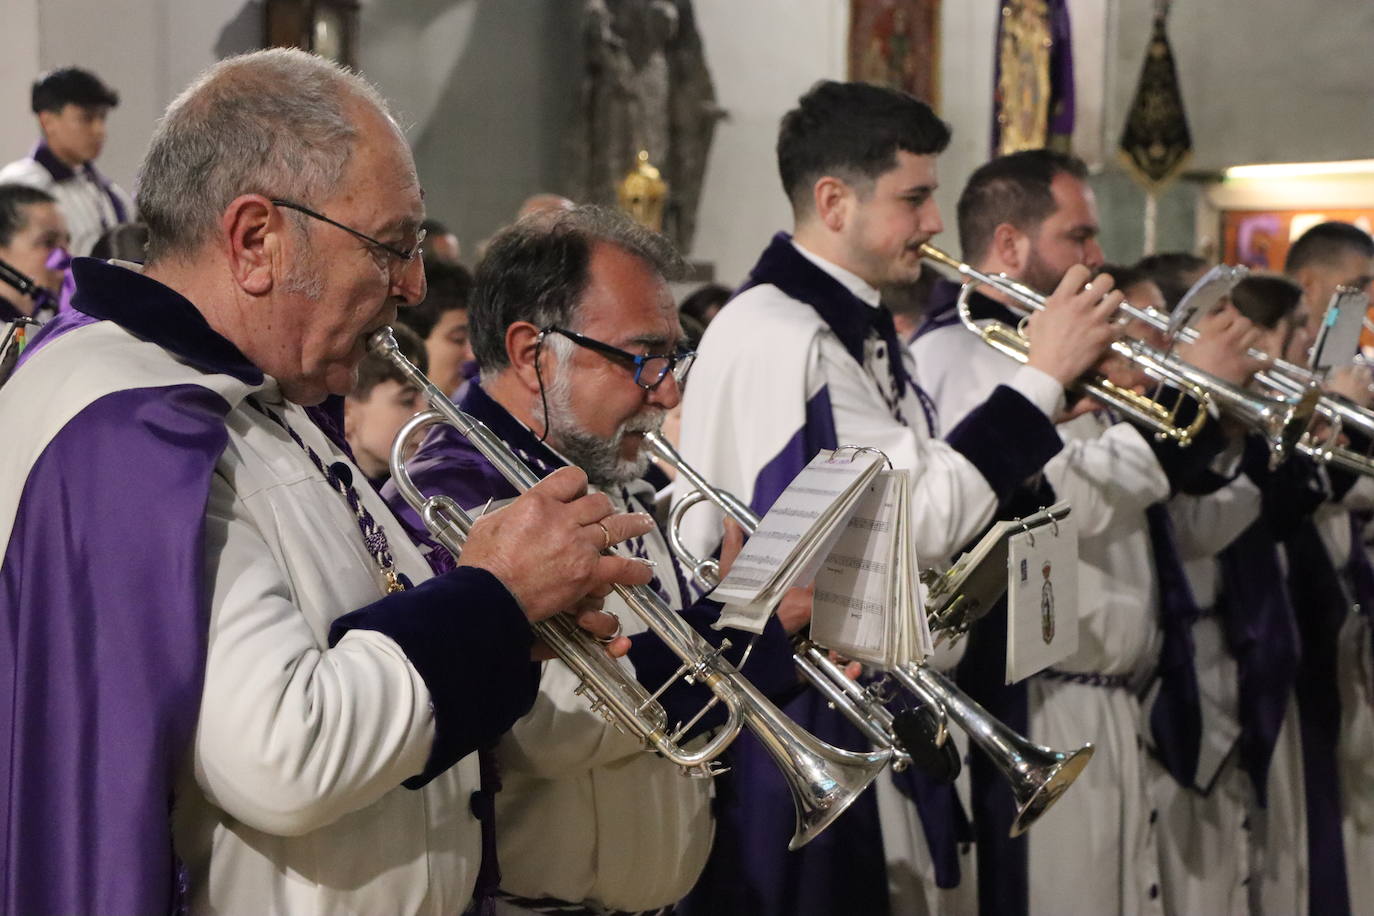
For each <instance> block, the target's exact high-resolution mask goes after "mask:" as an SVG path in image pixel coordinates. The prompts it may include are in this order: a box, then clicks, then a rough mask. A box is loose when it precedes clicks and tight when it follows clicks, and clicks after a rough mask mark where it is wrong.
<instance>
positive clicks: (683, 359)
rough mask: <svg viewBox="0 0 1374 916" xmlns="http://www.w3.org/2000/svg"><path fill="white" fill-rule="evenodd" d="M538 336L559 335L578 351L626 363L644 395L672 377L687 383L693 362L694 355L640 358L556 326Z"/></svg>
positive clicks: (691, 352) (692, 352) (682, 352)
mask: <svg viewBox="0 0 1374 916" xmlns="http://www.w3.org/2000/svg"><path fill="white" fill-rule="evenodd" d="M540 333H541V334H561V335H562V336H564V337H566V338H568V340H571V341H572V342H573V343H575V344H577V345H578V346H579V347H586V348H587V349H588V350H594V351H596V352H597V353H600V354H601V355H602V356H608V357H610V358H611V359H614V360H616V361H617V362H623V363H627V364H629V365H631V366H633V367H634V370H635V384H636V385H638V386H639V387H640V388H643V389H644V390H645V391H653V390H654V389H655V388H657V387H658V386H659V385H661V384H663V380H664V379H665V378H667V377H668V373H670V372H671V373H672V375H673V379H674V380H675V381H676V382H677V383H678V384H679V385H681V384H682V383H683V382H684V381H686V379H687V372H688V370H689V369H691V368H692V363H693V362H695V361H696V358H697V351H695V350H678V351H677V352H676V353H648V354H645V355H643V356H640V355H639V354H637V353H631V352H629V351H628V350H622V349H620V348H619V347H613V346H611V345H610V344H608V343H602V342H601V341H599V340H596V339H594V338H591V337H587V336H586V335H583V334H578V333H577V332H576V331H569V330H567V329H566V328H560V327H558V326H557V325H549V326H548V327H547V328H544V329H543V330H542V331H540Z"/></svg>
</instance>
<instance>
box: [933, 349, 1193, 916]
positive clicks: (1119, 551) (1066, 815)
mask: <svg viewBox="0 0 1374 916" xmlns="http://www.w3.org/2000/svg"><path fill="white" fill-rule="evenodd" d="M912 350H913V353H914V355H915V361H916V376H917V379H918V381H919V382H920V384H921V386H922V388H924V389H925V390H926V391H927V392H928V393H929V394H930V396H931V397H932V398H934V399H935V403H936V405H937V406H938V407H939V411H940V416H941V420H942V422H943V423H945V424H952V423H957V422H958V421H959V420H960V419H961V418H962V417H963V416H964V415H966V414H967V413H968V412H969V411H970V410H972V409H973V408H974V407H976V406H977V405H978V404H979V403H981V401H982V399H983V398H986V397H987V396H988V394H990V393H991V391H992V390H993V388H995V387H996V386H997V385H999V384H1006V382H1007V380H1008V379H1010V378H1012V377H1013V376H1014V375H1015V374H1017V373H1018V372H1019V371H1023V370H1019V369H1018V368H1017V364H1016V362H1015V361H1014V360H1012V359H1010V358H1008V357H1006V356H1003V355H1002V354H1001V353H998V352H997V351H995V350H993V349H992V348H991V347H989V346H988V345H986V344H984V343H983V342H982V341H981V340H980V339H979V338H978V337H977V335H975V334H973V333H972V332H970V331H969V330H967V329H966V328H964V327H963V326H962V325H953V326H948V327H944V328H939V329H936V330H933V331H930V332H929V333H926V334H924V335H922V336H921V337H919V338H917V340H916V342H915V343H914V344H913V345H912ZM1060 432H1061V435H1062V436H1063V437H1064V439H1065V449H1064V451H1063V452H1061V453H1060V454H1059V455H1056V456H1055V457H1054V458H1053V459H1051V460H1050V462H1049V464H1047V465H1046V467H1045V476H1046V479H1047V480H1048V481H1049V483H1050V484H1051V486H1053V488H1054V491H1055V495H1056V497H1057V498H1059V499H1067V500H1068V501H1069V502H1070V503H1071V505H1072V507H1073V514H1074V517H1075V519H1076V520H1077V526H1078V532H1079V567H1078V593H1079V595H1078V607H1079V615H1080V617H1079V644H1078V650H1077V652H1075V653H1074V654H1073V655H1072V656H1070V657H1069V658H1066V659H1064V660H1063V661H1062V662H1060V663H1059V664H1058V665H1056V666H1055V667H1056V668H1057V669H1059V670H1061V671H1066V672H1074V673H1081V674H1099V675H1115V676H1121V677H1125V678H1127V679H1129V681H1130V682H1131V684H1132V685H1134V686H1136V687H1139V686H1141V685H1143V684H1144V683H1145V681H1146V679H1147V678H1148V677H1149V676H1150V674H1151V673H1152V672H1153V670H1154V665H1155V662H1156V659H1157V656H1158V651H1159V643H1160V634H1159V625H1158V621H1157V612H1156V609H1155V608H1156V601H1157V595H1156V589H1155V580H1154V561H1153V552H1152V549H1151V546H1150V538H1149V530H1148V527H1147V524H1146V521H1145V515H1144V510H1145V509H1146V507H1148V506H1149V505H1151V504H1152V503H1155V502H1159V501H1160V500H1163V499H1166V498H1167V497H1168V495H1169V482H1168V479H1167V478H1166V477H1165V475H1164V471H1163V469H1162V468H1161V467H1160V466H1159V462H1158V460H1157V459H1156V458H1155V456H1154V452H1153V450H1152V449H1151V448H1150V445H1149V443H1148V442H1146V440H1145V438H1144V437H1143V436H1142V435H1141V434H1140V433H1139V432H1138V431H1137V430H1136V429H1135V428H1134V427H1133V426H1130V425H1129V424H1112V423H1111V422H1110V421H1109V420H1107V419H1105V418H1104V417H1103V416H1102V415H1099V414H1087V415H1084V416H1081V417H1079V418H1077V419H1075V420H1073V421H1071V422H1069V423H1066V424H1064V425H1062V426H1061V427H1060ZM1027 687H1028V691H1029V701H1030V735H1029V737H1030V738H1032V739H1033V740H1034V741H1036V742H1037V743H1040V744H1044V745H1048V746H1050V747H1053V748H1056V749H1058V750H1064V751H1068V750H1072V749H1075V748H1078V747H1080V746H1082V745H1083V744H1084V743H1086V742H1089V741H1091V742H1092V743H1093V745H1094V747H1095V749H1096V750H1095V753H1094V756H1093V759H1092V762H1091V763H1090V764H1089V765H1088V766H1087V768H1086V769H1084V771H1083V773H1082V775H1081V776H1079V778H1078V780H1077V781H1076V782H1075V783H1074V785H1073V787H1072V789H1070V790H1069V791H1068V792H1067V793H1065V795H1064V796H1063V797H1062V798H1061V799H1060V800H1059V802H1058V803H1057V804H1056V805H1055V806H1054V808H1053V809H1051V810H1050V811H1049V812H1048V813H1047V814H1045V815H1044V816H1043V817H1042V818H1040V820H1039V821H1037V822H1036V824H1035V826H1034V827H1033V828H1032V829H1031V831H1030V832H1029V834H1028V836H1029V864H1030V908H1031V912H1032V913H1082V914H1104V913H1120V914H1136V913H1156V912H1162V910H1161V905H1160V900H1159V887H1158V882H1159V877H1158V875H1159V873H1158V863H1157V853H1156V851H1155V840H1154V828H1153V824H1152V818H1151V812H1152V808H1151V805H1150V801H1149V797H1148V793H1147V785H1148V781H1149V778H1150V773H1151V770H1150V767H1152V766H1153V764H1152V763H1151V762H1150V761H1149V759H1148V757H1147V755H1146V754H1145V753H1144V751H1143V749H1142V748H1143V744H1142V740H1141V731H1140V715H1141V708H1140V703H1139V701H1138V700H1137V699H1136V694H1135V692H1134V690H1133V689H1130V688H1129V687H1099V686H1090V685H1087V684H1081V683H1075V682H1070V681H1062V680H1052V679H1049V678H1043V677H1040V678H1033V679H1031V680H1030V681H1029V683H1028V685H1027Z"/></svg>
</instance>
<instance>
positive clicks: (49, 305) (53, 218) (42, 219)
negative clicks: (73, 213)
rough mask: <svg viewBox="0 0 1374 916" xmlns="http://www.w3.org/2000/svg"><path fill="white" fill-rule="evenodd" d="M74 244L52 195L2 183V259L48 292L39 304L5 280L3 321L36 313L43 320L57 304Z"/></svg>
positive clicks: (0, 286) (0, 307)
mask: <svg viewBox="0 0 1374 916" xmlns="http://www.w3.org/2000/svg"><path fill="white" fill-rule="evenodd" d="M69 244H70V239H69V238H68V236H67V223H66V221H65V220H63V219H62V213H61V211H59V210H58V209H57V202H56V201H54V200H53V198H52V195H51V194H49V193H47V192H46V191H40V190H38V189H37V188H30V187H28V186H26V185H21V184H0V261H3V262H5V263H6V264H8V265H9V266H10V267H12V268H14V269H15V270H16V271H18V272H19V273H21V274H23V275H24V276H25V277H27V278H28V279H30V280H32V281H33V282H35V283H37V284H38V286H39V287H40V288H41V289H42V290H43V292H42V293H39V294H38V299H42V300H43V301H41V302H40V301H38V299H35V297H34V296H31V295H25V294H24V293H21V292H20V291H19V290H18V289H16V288H15V287H14V286H12V285H10V284H8V283H5V282H3V281H2V280H0V321H10V320H12V319H14V318H18V317H20V316H27V317H34V316H35V314H37V315H38V317H39V318H40V319H41V318H43V317H46V315H48V314H50V313H51V311H52V310H53V309H55V308H56V305H57V299H56V296H57V293H58V291H59V290H60V289H61V288H62V266H61V265H62V262H65V261H66V260H68V257H67V251H66V249H67V246H68V245H69ZM44 293H46V294H47V295H46V296H45V295H44Z"/></svg>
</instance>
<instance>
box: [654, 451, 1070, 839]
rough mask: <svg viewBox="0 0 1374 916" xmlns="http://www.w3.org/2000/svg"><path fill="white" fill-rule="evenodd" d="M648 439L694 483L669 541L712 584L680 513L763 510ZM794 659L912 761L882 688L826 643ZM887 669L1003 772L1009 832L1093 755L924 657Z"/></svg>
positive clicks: (750, 514)
mask: <svg viewBox="0 0 1374 916" xmlns="http://www.w3.org/2000/svg"><path fill="white" fill-rule="evenodd" d="M644 445H645V447H646V448H648V449H649V453H650V454H651V455H653V456H655V457H656V458H658V459H659V460H660V461H662V462H663V463H665V464H667V465H669V466H670V467H672V468H674V469H675V470H676V471H677V473H678V475H679V479H681V480H685V481H686V482H687V483H688V484H690V485H691V490H690V491H689V492H685V493H683V494H682V496H681V498H680V499H679V500H678V501H676V502H675V503H674V504H673V508H672V511H671V512H670V513H669V518H668V545H669V547H670V548H671V549H672V551H673V553H674V554H675V555H676V556H677V557H678V560H679V562H681V563H682V564H683V566H684V567H686V568H688V569H690V570H692V574H693V576H694V577H695V578H696V579H697V581H698V582H700V583H701V584H702V585H703V586H706V587H708V588H709V587H713V586H714V585H715V584H716V582H717V581H718V580H719V578H720V565H719V564H718V563H717V562H716V561H715V560H711V559H706V560H702V559H698V558H697V557H695V556H693V555H692V553H691V551H690V550H689V549H688V548H687V546H686V544H685V543H683V540H682V533H681V527H682V519H683V517H684V516H685V515H686V513H687V511H688V510H690V509H691V508H693V507H694V506H696V505H698V504H701V503H703V502H707V503H711V504H712V505H714V506H715V507H716V508H718V509H719V510H721V511H722V512H724V513H725V514H726V515H728V516H730V517H731V518H733V519H734V520H735V521H736V522H738V523H739V525H740V527H742V528H743V529H744V530H745V531H746V532H747V533H751V532H753V531H754V529H756V528H757V527H758V524H759V516H758V514H757V513H756V512H754V511H753V510H752V509H750V508H749V506H748V505H746V504H745V503H744V502H742V501H741V500H740V499H739V498H738V497H736V496H735V495H734V494H732V493H729V492H726V491H724V490H721V489H718V488H716V487H713V486H712V485H711V484H710V482H708V481H707V480H706V479H705V478H704V477H702V475H701V473H700V472H699V471H697V470H696V469H695V468H693V467H692V466H691V465H689V464H688V463H687V462H686V460H684V459H683V457H682V455H681V454H680V453H679V452H678V451H677V449H676V448H674V447H673V446H672V444H671V443H669V442H668V441H667V440H666V439H664V438H663V436H662V435H661V434H660V433H657V432H651V433H647V434H646V435H645V437H644ZM793 661H794V662H795V663H796V665H797V669H798V671H800V672H801V675H802V676H803V677H804V678H805V679H806V680H807V682H808V683H810V684H811V685H812V686H813V687H815V688H816V689H817V690H819V691H820V692H821V694H822V695H823V696H824V697H825V698H826V699H827V700H828V701H829V702H830V703H831V704H832V705H833V706H834V707H835V708H836V709H838V710H840V712H841V713H842V714H843V715H844V716H845V718H847V719H849V721H850V722H851V723H853V724H854V726H855V727H857V728H858V729H859V730H860V731H862V732H863V733H864V735H865V736H866V737H867V738H868V739H869V740H870V741H872V742H873V743H874V745H876V746H877V747H879V748H881V749H884V750H889V751H891V752H892V762H893V767H894V768H898V769H899V768H901V767H904V766H907V765H909V764H910V763H911V758H910V755H909V754H908V753H907V750H906V748H905V747H904V746H903V742H902V739H901V737H900V736H899V728H898V725H897V722H896V717H895V716H894V715H893V713H892V711H891V710H889V709H888V708H887V707H886V706H885V705H884V701H885V699H887V698H886V697H884V696H883V691H882V689H881V687H879V686H878V685H874V686H871V687H862V686H860V685H859V684H857V683H855V682H854V681H853V680H852V679H851V678H850V677H849V676H848V675H846V674H845V673H844V670H843V669H842V668H841V667H840V666H839V665H837V664H835V663H834V662H833V661H831V660H830V655H829V653H828V652H826V650H825V649H824V648H823V647H821V646H818V645H816V644H815V643H813V642H811V641H810V640H808V639H798V640H797V641H796V642H795V643H794V655H793ZM887 673H888V674H889V675H890V676H891V677H892V679H893V680H895V681H896V682H897V683H898V684H899V685H900V686H901V687H902V688H903V689H904V690H906V691H907V692H908V693H910V694H911V695H912V696H914V697H916V698H917V699H918V700H920V702H921V703H922V704H924V705H925V707H926V708H927V709H929V710H930V711H931V712H932V713H933V715H934V716H935V718H936V735H935V744H936V746H937V747H943V746H944V744H945V742H946V741H947V740H948V737H949V731H948V722H949V720H951V719H952V720H953V721H954V722H955V723H956V724H957V725H958V726H959V727H960V728H962V729H963V730H964V732H965V733H966V734H967V735H968V736H969V738H970V739H971V740H972V741H973V742H974V743H975V744H977V745H978V746H979V747H980V748H982V750H983V752H984V753H986V754H987V755H988V757H989V758H991V759H992V762H993V763H994V764H995V765H996V766H997V768H998V769H999V770H1000V771H1001V772H1002V775H1003V776H1004V777H1006V779H1007V781H1008V782H1009V783H1010V784H1011V790H1012V795H1013V796H1014V798H1015V800H1016V818H1015V820H1014V821H1013V822H1012V826H1011V835H1012V836H1020V835H1021V834H1022V833H1024V832H1025V831H1026V830H1027V829H1028V828H1029V827H1030V826H1031V824H1033V823H1034V822H1035V821H1036V819H1037V818H1039V817H1040V815H1042V814H1044V813H1045V812H1046V811H1048V810H1049V808H1050V806H1051V805H1053V804H1054V803H1055V802H1056V801H1058V799H1059V797H1060V796H1061V795H1063V794H1064V792H1065V790H1066V789H1068V787H1069V786H1071V785H1072V784H1073V781H1074V780H1075V779H1077V778H1078V774H1079V773H1081V772H1082V771H1083V768H1084V767H1085V766H1087V764H1088V761H1089V760H1091V759H1092V755H1093V746H1092V745H1091V744H1085V745H1084V746H1083V747H1081V748H1079V749H1078V750H1076V751H1073V752H1072V753H1068V754H1065V753H1062V752H1060V751H1056V750H1052V749H1050V748H1047V747H1042V746H1041V745H1038V744H1035V743H1033V742H1031V741H1030V740H1029V739H1027V738H1025V737H1024V736H1022V735H1019V734H1017V733H1016V732H1015V731H1012V730H1011V729H1010V728H1008V727H1007V726H1006V725H1004V724H1002V723H1001V722H1000V721H998V720H997V719H996V718H994V717H993V716H992V714H991V713H989V712H988V711H987V710H986V709H984V708H983V707H982V706H981V705H979V704H978V703H977V702H976V701H975V700H974V699H973V698H972V697H970V696H968V694H966V693H964V692H963V691H962V690H960V689H959V688H958V687H957V686H956V685H955V684H954V682H953V681H951V680H950V679H949V678H947V677H945V676H944V675H943V674H941V673H940V672H939V671H936V670H935V669H934V668H932V667H930V666H929V665H926V664H925V663H924V662H921V663H910V662H908V663H905V664H902V665H899V666H897V667H896V668H894V669H893V670H891V671H889V672H887Z"/></svg>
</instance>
